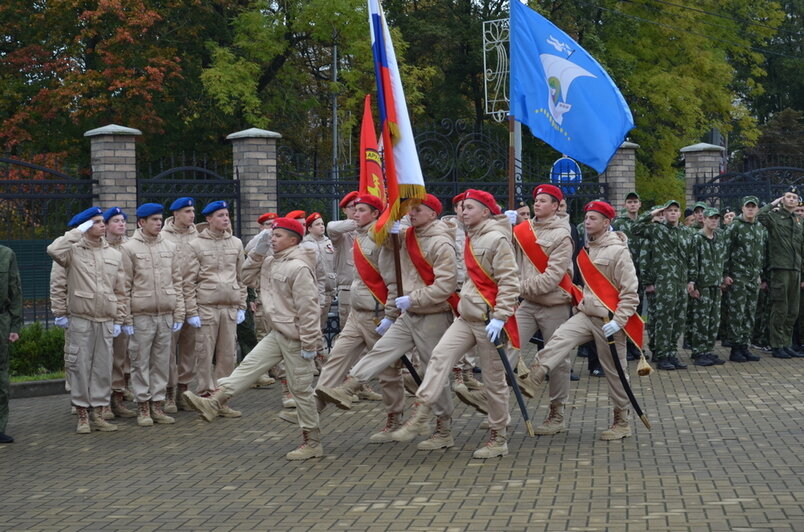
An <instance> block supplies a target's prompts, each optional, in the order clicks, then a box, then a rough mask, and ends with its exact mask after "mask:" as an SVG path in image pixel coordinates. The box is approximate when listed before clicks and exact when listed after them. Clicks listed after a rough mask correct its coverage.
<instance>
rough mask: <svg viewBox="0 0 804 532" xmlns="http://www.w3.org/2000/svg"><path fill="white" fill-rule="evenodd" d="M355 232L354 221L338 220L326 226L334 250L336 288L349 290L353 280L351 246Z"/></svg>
mask: <svg viewBox="0 0 804 532" xmlns="http://www.w3.org/2000/svg"><path fill="white" fill-rule="evenodd" d="M356 231H357V222H355V221H354V220H340V221H337V222H329V223H328V224H327V234H329V238H330V239H332V246H333V247H334V248H335V281H336V283H337V285H338V288H349V287H350V286H351V285H352V281H354V278H355V262H354V257H353V256H352V245H353V244H354V241H355V235H356Z"/></svg>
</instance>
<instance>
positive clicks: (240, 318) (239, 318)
mask: <svg viewBox="0 0 804 532" xmlns="http://www.w3.org/2000/svg"><path fill="white" fill-rule="evenodd" d="M236 321H237V324H238V325H240V324H241V323H243V322H244V321H246V311H245V310H243V309H240V310H238V311H237V320H236Z"/></svg>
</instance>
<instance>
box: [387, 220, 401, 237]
mask: <svg viewBox="0 0 804 532" xmlns="http://www.w3.org/2000/svg"><path fill="white" fill-rule="evenodd" d="M401 230H402V224H401V223H399V220H397V221H395V222H394V225H392V226H391V231H390V233H391V234H392V235H398V234H399V232H400V231H401Z"/></svg>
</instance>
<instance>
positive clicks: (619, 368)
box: [606, 312, 650, 430]
mask: <svg viewBox="0 0 804 532" xmlns="http://www.w3.org/2000/svg"><path fill="white" fill-rule="evenodd" d="M612 318H614V314H612V313H611V312H609V321H611V320H612ZM606 341H607V342H608V343H609V352H610V353H611V358H613V359H614V367H615V368H617V375H618V376H619V377H620V382H621V383H622V385H623V388H624V389H625V393H626V394H627V395H628V400H629V401H631V406H633V407H634V411H635V412H636V413H637V415H638V416H639V419H641V420H642V423H643V424H644V425H645V427H646V428H647V429H648V430H650V421H648V416H646V415H645V414H643V413H642V408H640V406H639V403H638V402H637V400H636V397H634V392H633V391H632V390H631V385H630V384H629V383H628V379H627V378H626V377H625V371H623V366H622V364H620V357H619V355H618V354H617V346H615V345H614V335H611V336H607V337H606Z"/></svg>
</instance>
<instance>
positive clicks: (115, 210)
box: [103, 207, 128, 222]
mask: <svg viewBox="0 0 804 532" xmlns="http://www.w3.org/2000/svg"><path fill="white" fill-rule="evenodd" d="M118 214H122V215H123V218H125V219H126V220H128V214H126V213H124V212H123V209H121V208H120V207H112V208H111V209H106V212H104V213H103V221H104V222H108V221H109V220H110V219H111V217H112V216H117V215H118Z"/></svg>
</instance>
